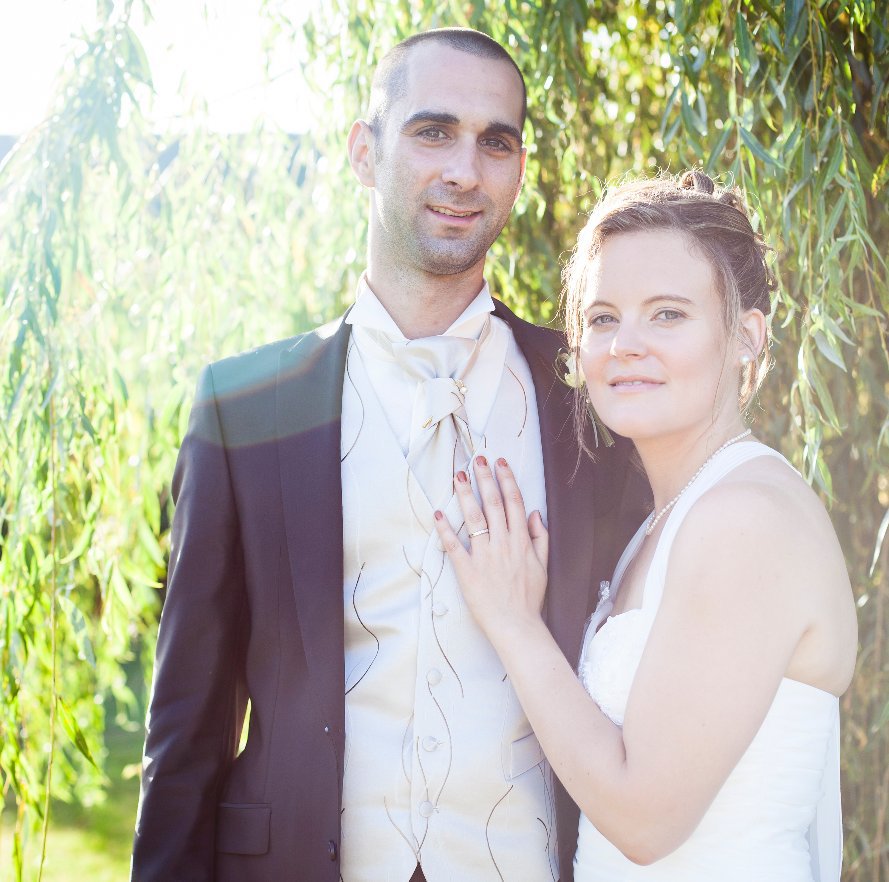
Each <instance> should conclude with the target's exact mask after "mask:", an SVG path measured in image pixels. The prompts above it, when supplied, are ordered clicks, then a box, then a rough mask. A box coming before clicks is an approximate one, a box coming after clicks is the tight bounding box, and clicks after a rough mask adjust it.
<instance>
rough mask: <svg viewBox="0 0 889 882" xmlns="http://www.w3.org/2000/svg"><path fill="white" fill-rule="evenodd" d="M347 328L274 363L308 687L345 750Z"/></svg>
mask: <svg viewBox="0 0 889 882" xmlns="http://www.w3.org/2000/svg"><path fill="white" fill-rule="evenodd" d="M349 330H350V329H349V325H347V324H346V323H345V322H343V321H342V319H339V320H338V321H336V322H332V323H331V324H329V325H325V326H324V327H323V328H320V329H319V330H318V331H316V332H313V333H310V334H306V335H305V336H303V337H300V338H299V340H298V341H297V342H296V343H295V344H294V345H293V346H292V347H290V348H289V349H286V350H285V351H284V352H283V353H282V354H281V357H280V360H279V362H278V379H277V388H276V422H277V429H278V457H279V463H280V468H281V497H282V500H283V508H284V527H285V531H286V536H287V549H288V553H289V557H290V570H291V574H292V580H293V594H294V600H295V601H296V607H297V612H298V616H299V624H300V631H301V634H302V642H303V646H304V648H305V654H306V661H307V664H308V668H309V682H311V683H312V685H313V688H314V689H315V695H316V699H317V702H318V705H319V707H320V708H321V712H322V717H323V720H324V724H325V725H328V726H330V727H331V731H332V733H333V734H334V737H335V738H336V739H337V741H338V742H339V746H340V749H342V745H343V737H344V736H343V730H344V717H343V714H344V710H343V689H344V687H343V684H344V682H345V671H344V665H345V662H344V653H343V511H342V502H341V500H342V489H341V474H340V417H341V411H342V389H343V371H344V367H345V359H346V347H347V345H348V340H349Z"/></svg>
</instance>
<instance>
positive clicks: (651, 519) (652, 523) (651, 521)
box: [645, 429, 753, 536]
mask: <svg viewBox="0 0 889 882" xmlns="http://www.w3.org/2000/svg"><path fill="white" fill-rule="evenodd" d="M751 431H753V430H752V429H745V430H744V431H743V432H741V434H740V435H735V437H734V438H729V439H728V441H726V442H725V444H723V445H722V447H719V448H717V449H716V450H714V451H713V453H711V454H710V456H708V457H707V458H706V459H705V460H704V462H703V464H702V465H701V467H700V468H699V469H698V470H697V471H696V472H695V473H694V474H693V475H692V476H691V478H689V481H688V483H687V484H686V485H685V486H684V487H683V488H682V489H681V490H680V491H679V492H678V493H677V494H676V495H675V496H674V497H673V498H672V499H671V500H670V501H669V502H668V503H667V504H666V505H665V506H664V507H663V508H662V509H661V510H660V511H659V512H658V513H657V515H655V513H654V512H652V513H651V514H650V515H649V516H648V524H647V526H646V527H645V535H646V536H650V535H651V534H652V533H653V532H654V528H655V527H656V526H657V525H658V521H659V520H660V519H661V518H662V517H663V516H664V515H665V514H666V513H667V512H668V511H669V510H670V509H671V508H673V506H674V505H676V503H677V502H679V500H680V499H681V498H682V494H683V493H685V491H686V490H688V488H689V487H691V485H692V484H694V482H695V481H697V479H698V478H699V477H700V476H701V472H703V471H704V469H705V468H707V466H708V465H710V462H711V460H713V459H715V458H716V457H717V456H719V454H720V453H722V451H723V450H725V448H726V447H728V446H729V445H731V444H734V443H735V441H740V440H741V439H742V438H746V437H747V436H748V435H749V434H750V433H751Z"/></svg>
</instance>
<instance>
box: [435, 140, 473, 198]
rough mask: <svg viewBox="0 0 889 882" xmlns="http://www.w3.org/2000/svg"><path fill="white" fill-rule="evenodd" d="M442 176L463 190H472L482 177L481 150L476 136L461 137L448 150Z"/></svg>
mask: <svg viewBox="0 0 889 882" xmlns="http://www.w3.org/2000/svg"><path fill="white" fill-rule="evenodd" d="M441 178H442V180H443V181H444V182H445V183H446V184H453V185H455V186H457V187H459V188H460V189H461V190H472V189H473V188H474V187H476V186H478V183H479V180H480V178H481V170H480V168H479V151H478V145H477V144H476V142H475V138H468V137H467V138H460V139H458V140H457V142H456V143H455V144H454V145H453V147H452V148H451V149H450V150H449V151H448V153H447V157H446V158H445V164H444V166H443V168H442V170H441Z"/></svg>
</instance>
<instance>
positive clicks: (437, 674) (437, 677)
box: [426, 668, 441, 686]
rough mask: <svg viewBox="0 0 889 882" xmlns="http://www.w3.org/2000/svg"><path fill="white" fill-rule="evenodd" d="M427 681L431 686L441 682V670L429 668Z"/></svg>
mask: <svg viewBox="0 0 889 882" xmlns="http://www.w3.org/2000/svg"><path fill="white" fill-rule="evenodd" d="M426 682H427V683H428V684H429V685H430V686H438V684H439V683H441V671H440V670H439V669H438V668H429V670H428V671H426Z"/></svg>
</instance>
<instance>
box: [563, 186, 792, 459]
mask: <svg viewBox="0 0 889 882" xmlns="http://www.w3.org/2000/svg"><path fill="white" fill-rule="evenodd" d="M652 230H672V231H675V232H677V233H681V234H682V235H683V236H684V238H685V239H686V240H687V241H688V243H689V245H690V246H691V248H692V249H693V251H694V252H695V253H697V254H699V255H701V256H702V257H704V258H706V259H707V261H708V262H709V264H710V266H711V267H712V269H713V273H714V279H715V281H716V286H717V290H718V291H719V293H720V295H721V297H722V303H723V317H724V322H725V329H726V334H727V338H728V339H732V338H733V337H734V336H735V335H736V334H737V333H738V332H739V327H740V316H741V314H742V313H743V312H745V311H747V310H748V309H758V310H760V311H761V312H762V313H763V315H769V313H770V312H771V309H772V303H771V293H772V291H773V290H774V289H775V287H776V281H775V276H774V274H773V273H772V271H771V270H770V269H769V266H768V264H767V263H766V254H767V253H768V252H769V251H770V250H771V249H770V248H769V247H768V246H767V245H766V244H765V243H764V242H763V240H762V237H761V236H760V235H759V233H757V232H756V231H755V230H754V229H753V227H752V226H751V225H750V218H749V216H748V213H747V206H746V203H745V201H744V196H743V194H742V193H741V191H740V190H739V189H737V188H735V187H719V186H717V185H716V184H715V183H714V182H713V179H712V178H710V177H709V176H708V175H706V174H704V173H703V172H702V171H699V170H697V169H692V170H690V171H686V172H683V173H682V174H680V175H660V176H658V177H656V178H643V179H640V180H627V181H624V182H623V183H620V184H617V185H616V186H612V187H608V188H607V189H606V191H605V193H604V194H603V196H602V198H601V200H600V201H599V203H598V205H597V206H596V207H595V209H593V212H592V214H591V215H590V218H589V220H588V221H587V223H586V226H585V227H584V228H583V230H582V231H581V233H580V235H579V236H578V239H577V245H576V246H575V248H574V251H573V252H572V254H571V258H570V259H569V261H568V264H567V265H566V267H565V269H564V271H563V273H562V282H563V290H562V295H563V299H564V303H565V330H566V333H567V335H568V345H569V347H570V349H571V352H572V354H573V355H574V360H575V364H580V341H581V337H582V336H583V330H584V326H583V301H584V298H585V296H586V293H587V289H588V286H589V270H590V265H591V264H592V262H593V260H595V258H596V256H597V255H598V253H599V251H600V249H601V248H602V245H603V244H604V243H605V242H606V241H607V240H608V239H609V238H611V237H612V236H617V235H619V234H621V233H635V232H646V231H652ZM639 256H640V259H644V257H645V255H644V254H640V255H639ZM760 356H761V357H760V358H759V359H754V360H752V361H751V363H750V364H749V365H747V366H746V367H745V368H744V369H743V371H742V376H741V387H740V405H741V407H742V408H743V407H746V405H747V404H748V403H749V401H750V399H751V398H752V396H753V394H754V393H755V392H756V390H757V389H758V388H759V385H760V383H761V382H762V379H763V377H764V375H765V372H766V369H767V367H768V343H766V346H765V347H764V348H763V352H762V353H760ZM576 392H577V394H576V397H575V419H576V424H577V429H578V439H579V440H581V442H582V439H583V437H584V433H585V431H586V426H587V425H588V419H587V408H588V403H587V397H586V392H585V390H584V389H583V388H577V389H576ZM584 446H585V445H584Z"/></svg>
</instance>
